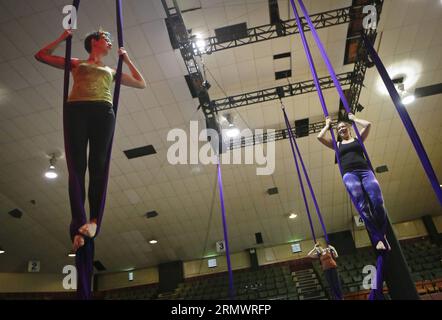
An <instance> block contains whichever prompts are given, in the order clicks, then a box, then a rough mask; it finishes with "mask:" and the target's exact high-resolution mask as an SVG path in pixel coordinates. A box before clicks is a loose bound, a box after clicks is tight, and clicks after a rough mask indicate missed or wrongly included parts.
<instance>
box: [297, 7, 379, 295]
mask: <svg viewBox="0 0 442 320" xmlns="http://www.w3.org/2000/svg"><path fill="white" fill-rule="evenodd" d="M290 2H291V5H292V8H293V12H294V14H295V17H296V19H297V23H298V25H299V26H298V29H299V32H300V35H301V39H302V43H303V46H304V49H305V52H306V56H307V60H308V62H309V66H310V69H311V72H312V75H313V78H314V83H315V86H316V89H317V91H318V95H319V99H320V102H321V106H322V109H323V112H324V115H325V116H328V115H329V113H328V110H327V106H326V104H325V100H324V96H323V94H322V90H321V87H320V85H319V80H318V75H317V72H316V68H315V65H314V62H313V58H312V55H311V52H310V48H309V46H308V43H307V40H306V38H305V34H304V29H303V26H302V24H301V21H300V18H299V14H298V11H297V9H296V5H295V2H294V0H290ZM298 2H299V5H300V7H301V10H302V11H303V14H304V17H305V19H306V21H307V24H308V25H309V27H310V30H311V32H312V35H313V38H314V40H315V42H316V44H317V46H318V48H319V50H320V52H321V55H322V57H323V59H324V62H325V64H326V66H327V69H328V71H329V73H330V75H331V77H332V79H333V82H334V84H335V87H336V89H337V91H338V93H339V95H340V98H341V101H342V103H343V105H344V108H345V110H346V111H347V113H350V112H351V110H350V108H349V104H348V101H347V99H346V97H345V94H344V92H343V90H342V87H341V85H340V83H339V81H338V79H337V77H336V73H335V71H334V69H333V66H332V64H331V62H330V59H329V58H328V56H327V53H326V51H325V49H324V46H323V45H322V42H321V40H320V38H319V36H318V33H317V32H316V29H315V27H314V25H313V23H312V21H311V19H310V16H309V14H308V12H307V10H306V8H305V6H304V3H303V2H302V0H298ZM353 128H354V131H355V133H356V135H357V137H358V139H359V141H360V142H361V146H362V149H363V151H364V154H365V157H366V159H367V162H368V164H369V166H370V168H371V169H373V167H372V165H371V162H370V158H369V156H368V153H367V150H366V149H365V146H364V144H363V142H362V138H361V137H360V134H359V130H358V128H357V127H356V124H353ZM330 133H331V136H332V141H333V147H334V149H335V152H336V158H337V162H338V167H339V170H340V172H341V174H342V173H343V172H342V166H341V162H340V159H339V152H338V147H337V143H336V138H335V136H334V132H333V130H332V129H331V128H330ZM349 194H350V198H351V200H352V202H353V205H354V206H355V207H356V208H358V207H357V205H356V202H355V199H354V198H353V196H352V195H351V193H349ZM358 212H359V211H358ZM359 215H360V216H361V218H362V219H363V220H364V221H365V220H366V218H365V216H364V215H363V213H362V212H359ZM370 239H371V240H372V245H373V246H376V243H374V242H373V239H372V237H371V236H370ZM383 258H384V254H381V255H379V256H378V266H379V267H380V268H377V278H378V279H383V277H382V275H383ZM373 291H374V290H373ZM374 296H375V295H374V294H373V295H370V298H373V297H374Z"/></svg>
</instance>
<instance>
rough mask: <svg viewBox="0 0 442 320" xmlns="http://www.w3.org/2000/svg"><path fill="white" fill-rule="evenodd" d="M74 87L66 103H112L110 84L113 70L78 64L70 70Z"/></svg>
mask: <svg viewBox="0 0 442 320" xmlns="http://www.w3.org/2000/svg"><path fill="white" fill-rule="evenodd" d="M72 76H73V78H74V85H73V86H72V91H71V94H70V95H69V99H68V102H74V101H107V102H109V103H112V92H111V87H112V82H113V80H114V70H112V69H111V68H109V67H107V66H105V67H101V66H99V65H96V64H90V63H87V62H80V63H79V64H78V66H77V67H76V68H74V69H73V70H72Z"/></svg>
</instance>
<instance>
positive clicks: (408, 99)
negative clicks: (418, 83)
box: [402, 94, 416, 105]
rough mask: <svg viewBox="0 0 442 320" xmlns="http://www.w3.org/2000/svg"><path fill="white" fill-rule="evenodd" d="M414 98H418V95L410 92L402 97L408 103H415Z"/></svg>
mask: <svg viewBox="0 0 442 320" xmlns="http://www.w3.org/2000/svg"><path fill="white" fill-rule="evenodd" d="M414 100H416V97H415V96H414V94H408V95H406V96H404V97H403V98H402V103H403V104H405V105H407V104H410V103H413V102H414Z"/></svg>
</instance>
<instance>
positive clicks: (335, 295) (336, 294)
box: [324, 268, 343, 300]
mask: <svg viewBox="0 0 442 320" xmlns="http://www.w3.org/2000/svg"><path fill="white" fill-rule="evenodd" d="M324 274H325V279H327V282H328V285H329V287H330V296H331V298H332V300H342V299H343V297H342V289H341V280H340V279H339V275H338V270H337V269H336V268H332V269H328V270H325V271H324Z"/></svg>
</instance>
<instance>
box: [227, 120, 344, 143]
mask: <svg viewBox="0 0 442 320" xmlns="http://www.w3.org/2000/svg"><path fill="white" fill-rule="evenodd" d="M336 124H337V120H334V121H332V125H336ZM324 126H325V121H319V122H315V123H310V124H309V125H308V134H309V135H310V134H314V133H318V132H320V131H321V130H322V128H324ZM300 129H304V128H300ZM302 131H304V130H302ZM292 134H293V136H294V137H297V133H296V128H292ZM288 138H289V131H288V129H287V128H285V129H279V130H275V132H274V133H271V134H269V133H266V132H265V133H262V134H254V135H253V136H250V137H242V138H241V139H236V140H230V141H229V143H228V144H227V146H226V149H227V150H233V149H238V148H244V147H249V146H254V145H257V144H262V143H268V142H274V141H279V140H285V139H288Z"/></svg>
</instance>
